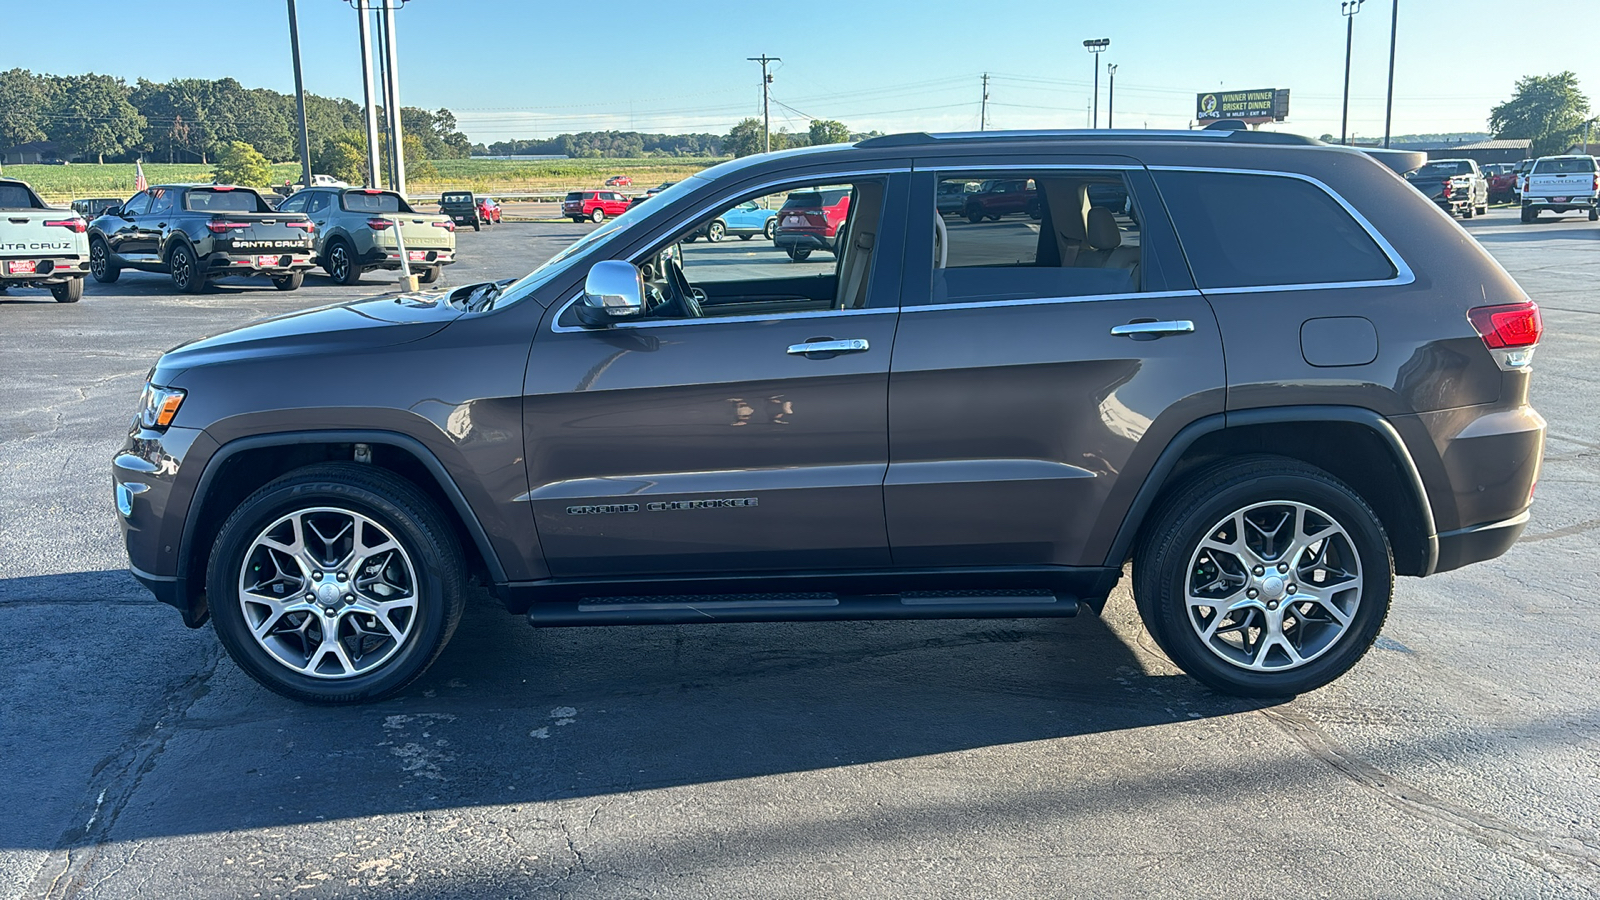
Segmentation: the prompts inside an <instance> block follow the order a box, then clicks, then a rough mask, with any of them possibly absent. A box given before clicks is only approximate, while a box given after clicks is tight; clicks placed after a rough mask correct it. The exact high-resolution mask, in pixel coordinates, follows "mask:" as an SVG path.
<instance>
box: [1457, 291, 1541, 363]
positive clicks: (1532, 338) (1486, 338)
mask: <svg viewBox="0 0 1600 900" xmlns="http://www.w3.org/2000/svg"><path fill="white" fill-rule="evenodd" d="M1467 321H1469V322H1471V323H1472V327H1473V329H1474V330H1475V331H1477V332H1478V336H1479V337H1481V338H1483V345H1484V346H1485V347H1488V348H1489V350H1490V352H1492V353H1493V354H1494V358H1495V361H1496V362H1497V363H1499V364H1500V368H1502V369H1507V370H1510V369H1520V368H1524V367H1526V366H1527V365H1528V364H1529V363H1530V362H1532V361H1533V351H1534V348H1535V347H1536V346H1537V345H1538V343H1539V338H1541V337H1543V336H1544V320H1543V319H1541V318H1540V317H1539V305H1538V304H1537V303H1534V302H1533V301H1532V300H1528V301H1525V302H1523V303H1504V304H1500V305H1498V306H1479V307H1477V308H1475V309H1469V310H1467Z"/></svg>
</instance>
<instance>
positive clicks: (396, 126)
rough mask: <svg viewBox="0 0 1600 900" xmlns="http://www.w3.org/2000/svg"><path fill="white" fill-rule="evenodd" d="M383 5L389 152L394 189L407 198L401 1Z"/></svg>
mask: <svg viewBox="0 0 1600 900" xmlns="http://www.w3.org/2000/svg"><path fill="white" fill-rule="evenodd" d="M381 2H382V3H383V30H384V36H385V41H386V42H387V45H388V46H387V48H386V49H387V51H388V55H389V79H388V80H389V102H388V103H387V104H386V105H387V106H388V107H389V152H390V153H391V154H393V157H394V184H393V185H392V187H393V188H394V189H395V190H396V191H399V192H400V196H402V197H404V196H406V154H405V141H404V140H403V139H402V138H403V135H402V134H401V128H400V53H399V51H398V50H397V49H396V47H395V37H394V9H395V3H396V2H399V0H381Z"/></svg>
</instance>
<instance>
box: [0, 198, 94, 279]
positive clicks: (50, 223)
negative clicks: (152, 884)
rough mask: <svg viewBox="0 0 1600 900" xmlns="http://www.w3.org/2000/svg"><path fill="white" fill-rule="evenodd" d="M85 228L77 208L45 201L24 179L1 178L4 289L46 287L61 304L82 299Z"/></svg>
mask: <svg viewBox="0 0 1600 900" xmlns="http://www.w3.org/2000/svg"><path fill="white" fill-rule="evenodd" d="M86 231H88V227H87V226H86V225H85V224H84V221H83V218H82V217H80V216H79V215H78V214H77V213H75V212H73V211H72V210H70V209H55V208H52V207H49V206H46V205H45V203H44V201H43V200H40V199H39V195H38V194H36V193H34V192H33V188H31V187H28V185H27V183H25V182H21V181H14V180H12V179H9V178H0V291H4V290H5V289H6V288H10V287H47V288H49V289H50V293H51V294H52V295H54V296H55V298H56V299H57V300H59V301H61V302H62V303H77V302H78V301H79V300H81V299H83V276H84V275H86V274H88V271H89V239H88V237H87V236H86V235H85V232H86Z"/></svg>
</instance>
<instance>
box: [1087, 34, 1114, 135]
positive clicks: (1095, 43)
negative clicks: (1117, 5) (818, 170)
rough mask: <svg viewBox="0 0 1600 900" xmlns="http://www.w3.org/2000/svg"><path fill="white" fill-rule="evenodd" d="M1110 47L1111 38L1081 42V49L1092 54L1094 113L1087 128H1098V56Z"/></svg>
mask: <svg viewBox="0 0 1600 900" xmlns="http://www.w3.org/2000/svg"><path fill="white" fill-rule="evenodd" d="M1109 46H1111V38H1095V39H1094V40H1091V41H1084V42H1083V49H1085V50H1087V51H1089V52H1090V53H1093V54H1094V104H1093V106H1094V113H1093V114H1092V116H1091V117H1090V120H1089V121H1090V122H1091V123H1092V124H1091V125H1090V126H1089V127H1091V128H1099V127H1100V54H1102V53H1104V52H1105V49H1106V48H1107V47H1109Z"/></svg>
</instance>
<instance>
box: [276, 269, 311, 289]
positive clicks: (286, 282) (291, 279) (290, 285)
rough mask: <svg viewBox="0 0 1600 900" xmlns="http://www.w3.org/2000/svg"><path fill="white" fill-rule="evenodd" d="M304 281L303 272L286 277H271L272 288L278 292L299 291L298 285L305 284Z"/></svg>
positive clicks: (304, 274) (292, 273)
mask: <svg viewBox="0 0 1600 900" xmlns="http://www.w3.org/2000/svg"><path fill="white" fill-rule="evenodd" d="M305 280H306V273H304V272H291V273H289V274H288V275H274V276H273V277H272V286H273V287H275V288H277V289H278V290H280V291H298V290H299V289H300V285H302V284H304V283H305Z"/></svg>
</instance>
